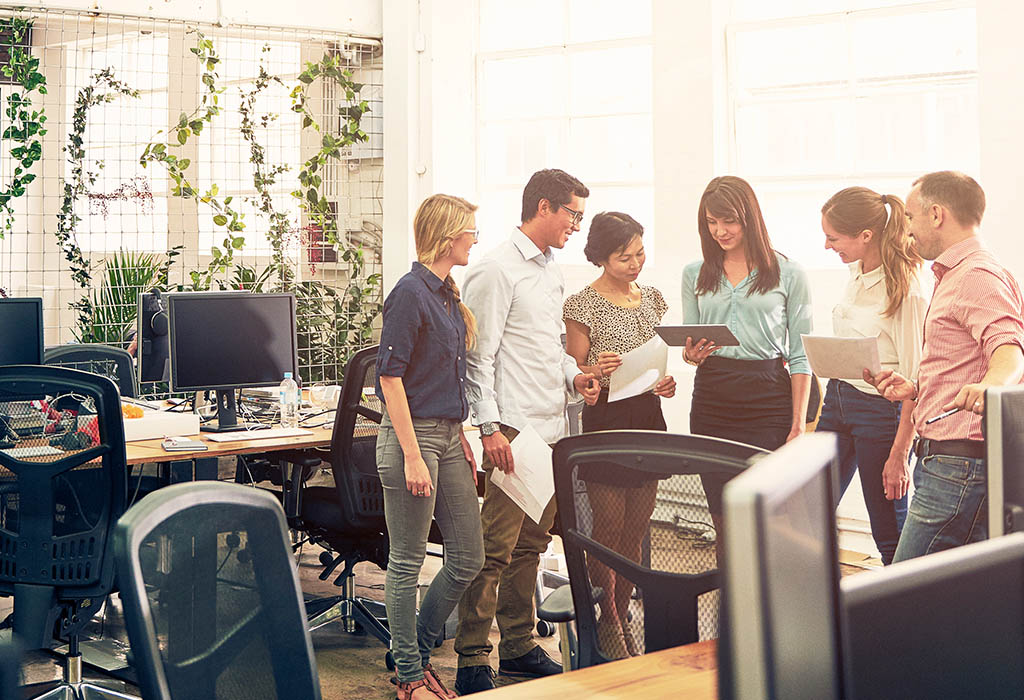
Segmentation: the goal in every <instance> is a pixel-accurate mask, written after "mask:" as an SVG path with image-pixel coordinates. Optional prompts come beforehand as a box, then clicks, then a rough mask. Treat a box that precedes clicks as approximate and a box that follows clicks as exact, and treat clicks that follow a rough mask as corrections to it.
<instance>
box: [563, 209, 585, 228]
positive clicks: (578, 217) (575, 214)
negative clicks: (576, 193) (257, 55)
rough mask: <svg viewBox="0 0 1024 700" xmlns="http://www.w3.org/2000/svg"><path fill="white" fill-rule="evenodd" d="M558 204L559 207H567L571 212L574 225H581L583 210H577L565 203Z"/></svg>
mask: <svg viewBox="0 0 1024 700" xmlns="http://www.w3.org/2000/svg"><path fill="white" fill-rule="evenodd" d="M558 206H559V208H561V209H565V210H566V211H567V212H569V215H570V216H571V217H572V223H573V226H579V224H580V222H581V221H583V212H581V211H576V210H575V209H570V208H569V207H567V206H565V205H564V204H559V205H558Z"/></svg>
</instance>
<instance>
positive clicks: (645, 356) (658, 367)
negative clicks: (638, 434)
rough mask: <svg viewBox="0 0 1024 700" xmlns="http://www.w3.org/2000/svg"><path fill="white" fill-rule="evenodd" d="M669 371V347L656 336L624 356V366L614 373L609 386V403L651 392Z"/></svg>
mask: <svg viewBox="0 0 1024 700" xmlns="http://www.w3.org/2000/svg"><path fill="white" fill-rule="evenodd" d="M667 369H668V345H666V344H665V341H664V340H662V339H661V336H657V335H656V336H654V337H653V338H651V339H650V340H648V341H647V342H646V343H644V344H643V345H641V346H640V347H638V348H635V349H633V350H630V351H629V352H627V353H626V354H625V355H622V364H621V365H619V368H618V369H616V370H615V371H614V372H612V376H611V382H610V383H609V385H608V403H611V402H612V401H621V400H622V399H628V398H630V397H631V396H639V395H640V394H642V393H644V392H645V391H650V390H651V389H653V388H654V385H655V384H657V383H658V382H659V381H661V378H662V377H664V376H665V373H666V371H667Z"/></svg>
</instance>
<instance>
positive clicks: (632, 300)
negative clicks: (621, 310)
mask: <svg viewBox="0 0 1024 700" xmlns="http://www.w3.org/2000/svg"><path fill="white" fill-rule="evenodd" d="M634 286H635V285H633V284H630V285H629V291H628V292H625V293H623V292H622V290H621V289H615V288H611V287H608V286H606V285H596V284H593V283H592V284H591V285H590V288H591V289H593V290H594V291H595V292H597V293H598V294H599V295H600V296H602V297H604V298H605V300H607V301H609V302H611V303H612V304H615V305H616V306H625V307H632V306H639V304H640V302H641V301H642V300H643V292H641V291H640V288H639V287H638V286H637V287H636V289H635V290H634Z"/></svg>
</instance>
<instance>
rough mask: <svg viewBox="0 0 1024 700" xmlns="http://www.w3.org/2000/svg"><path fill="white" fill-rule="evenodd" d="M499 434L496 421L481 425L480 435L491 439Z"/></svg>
mask: <svg viewBox="0 0 1024 700" xmlns="http://www.w3.org/2000/svg"><path fill="white" fill-rule="evenodd" d="M496 432H498V424H497V423H495V422H494V421H487V422H486V423H481V424H480V434H481V435H483V436H484V437H490V436H491V435H494V434H495V433H496Z"/></svg>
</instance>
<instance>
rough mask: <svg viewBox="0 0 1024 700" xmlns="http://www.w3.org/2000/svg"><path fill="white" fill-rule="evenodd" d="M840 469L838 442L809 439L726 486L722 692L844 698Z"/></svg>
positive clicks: (762, 698) (756, 699)
mask: <svg viewBox="0 0 1024 700" xmlns="http://www.w3.org/2000/svg"><path fill="white" fill-rule="evenodd" d="M836 470H837V467H836V438H835V435H832V434H830V433H811V434H807V435H802V436H800V437H799V438H797V439H796V440H794V441H793V442H791V443H788V444H786V445H784V446H783V447H781V448H780V449H778V450H776V451H775V452H773V453H771V454H769V455H766V456H764V457H761V458H759V459H757V460H756V461H755V462H754V463H753V464H752V465H751V466H750V467H749V468H748V469H747V470H746V471H744V472H743V473H742V474H740V475H739V476H737V477H736V478H734V479H733V480H732V481H730V482H728V483H727V484H726V485H725V489H724V492H723V506H724V513H725V567H724V577H723V580H724V584H725V585H724V587H723V599H724V601H725V605H726V612H725V618H724V620H723V622H724V623H725V630H726V631H725V632H724V633H723V636H722V638H720V639H719V645H721V646H723V649H722V651H721V653H720V658H721V659H722V660H723V663H722V664H721V666H720V686H721V687H724V688H726V689H727V692H728V693H729V694H730V696H731V697H733V698H741V699H742V700H769V699H776V698H779V699H783V698H816V699H817V700H838V698H840V697H841V692H842V669H841V658H840V634H839V609H838V591H839V556H838V544H837V540H836V520H835V508H834V506H833V503H834V502H835V501H834V500H833V494H834V493H835V489H836V483H835V480H836V473H837V472H836ZM722 674H725V675H724V676H723V675H722Z"/></svg>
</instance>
